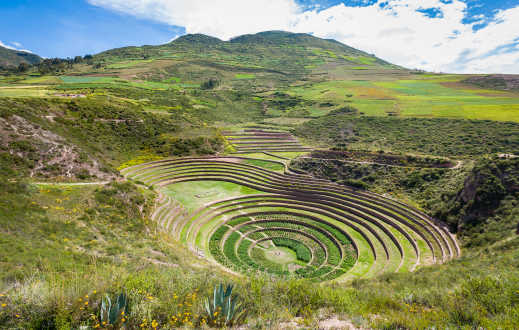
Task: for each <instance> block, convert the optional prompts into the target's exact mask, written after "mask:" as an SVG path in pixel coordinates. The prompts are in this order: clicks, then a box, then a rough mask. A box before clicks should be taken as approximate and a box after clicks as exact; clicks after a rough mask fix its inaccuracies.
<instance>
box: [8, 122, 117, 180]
mask: <svg viewBox="0 0 519 330" xmlns="http://www.w3.org/2000/svg"><path fill="white" fill-rule="evenodd" d="M0 138H1V141H0V151H2V150H3V151H5V152H8V153H9V154H11V155H12V156H14V157H17V158H18V159H20V160H21V161H23V162H25V163H26V164H27V167H28V168H29V176H30V177H35V178H55V177H63V178H68V179H80V180H86V179H88V180H92V178H94V179H100V180H103V181H107V180H111V179H113V178H115V175H114V174H113V173H110V172H109V171H108V170H103V167H102V166H101V164H99V162H98V161H97V160H96V159H94V158H91V157H90V156H89V155H87V154H86V153H84V152H82V151H81V149H80V148H78V147H77V146H74V145H71V144H69V143H67V142H66V140H65V139H64V138H63V137H61V136H59V135H57V134H55V133H53V132H51V131H48V130H45V129H43V128H42V127H40V126H38V125H35V124H33V123H31V122H29V121H27V120H26V119H24V118H22V117H20V116H17V115H13V116H10V117H9V118H7V119H5V118H0Z"/></svg>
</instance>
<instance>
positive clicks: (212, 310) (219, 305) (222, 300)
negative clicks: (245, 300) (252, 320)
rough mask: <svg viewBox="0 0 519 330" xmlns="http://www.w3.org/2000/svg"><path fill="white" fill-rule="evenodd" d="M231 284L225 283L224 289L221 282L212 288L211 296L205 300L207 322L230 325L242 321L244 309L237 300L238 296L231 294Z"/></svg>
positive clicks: (214, 324)
mask: <svg viewBox="0 0 519 330" xmlns="http://www.w3.org/2000/svg"><path fill="white" fill-rule="evenodd" d="M232 289H233V286H232V285H230V284H229V285H227V288H226V289H225V290H224V286H223V284H220V285H217V286H215V288H214V293H213V298H212V299H211V300H210V299H209V298H207V299H206V301H205V310H206V313H207V323H208V324H209V325H211V326H218V327H223V326H227V327H231V326H233V325H238V324H240V323H242V322H243V320H244V319H245V316H246V314H247V313H246V312H247V311H246V310H245V309H244V308H243V306H242V304H241V303H240V302H239V298H238V296H236V295H234V296H233V294H232Z"/></svg>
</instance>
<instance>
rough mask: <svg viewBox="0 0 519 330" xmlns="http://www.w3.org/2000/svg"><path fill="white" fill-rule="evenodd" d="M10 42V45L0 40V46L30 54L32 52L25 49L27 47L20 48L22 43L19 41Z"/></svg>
mask: <svg viewBox="0 0 519 330" xmlns="http://www.w3.org/2000/svg"><path fill="white" fill-rule="evenodd" d="M10 44H11V45H12V46H11V45H8V44H5V43H3V42H2V41H1V40H0V46H1V47H4V48H7V49H11V50H17V51H20V52H26V53H31V54H32V52H31V51H30V50H27V49H21V47H22V44H20V43H19V42H11V43H10Z"/></svg>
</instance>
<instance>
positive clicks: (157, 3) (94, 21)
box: [0, 0, 519, 73]
mask: <svg viewBox="0 0 519 330" xmlns="http://www.w3.org/2000/svg"><path fill="white" fill-rule="evenodd" d="M0 14H1V17H2V19H1V20H0V42H1V44H2V45H5V46H8V47H11V48H16V49H27V50H30V51H32V52H34V53H37V54H39V55H41V56H44V57H73V56H75V55H85V54H93V53H98V52H100V51H103V50H107V49H111V48H115V47H122V46H127V45H144V44H151V45H156V44H162V43H166V42H168V41H170V40H171V39H172V38H174V37H176V36H179V35H182V34H185V33H206V34H209V35H213V36H216V37H219V38H222V39H229V38H231V37H233V36H237V35H240V34H245V33H255V32H259V31H264V30H272V29H281V30H288V31H293V32H305V33H312V34H314V35H316V36H320V37H327V38H335V39H337V40H339V41H341V42H344V43H346V44H349V45H351V46H353V47H357V48H360V49H362V50H365V51H368V52H371V53H374V54H376V55H377V56H379V57H382V58H384V59H386V60H389V61H392V62H394V63H396V64H400V65H404V66H407V67H416V68H423V69H427V70H431V71H448V72H504V73H519V23H517V22H519V0H494V1H491V0H349V1H340V0H246V1H244V0H218V1H214V0H189V1H187V0H77V1H71V0H68V1H66V0H46V1H36V0H9V1H2V2H1V3H0ZM514 30H515V31H514Z"/></svg>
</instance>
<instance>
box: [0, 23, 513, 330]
mask: <svg viewBox="0 0 519 330" xmlns="http://www.w3.org/2000/svg"><path fill="white" fill-rule="evenodd" d="M58 62H59V61H56V64H52V63H50V64H48V66H46V67H45V68H43V67H38V66H34V67H32V68H30V69H29V70H28V71H27V72H25V73H15V72H14V71H6V74H5V75H2V76H0V136H1V140H0V269H1V271H0V327H2V328H27V329H55V328H57V329H70V328H79V327H81V326H85V327H87V328H99V327H103V326H104V325H103V324H102V322H100V319H99V313H100V310H101V299H102V297H103V296H104V295H105V294H110V295H111V296H112V297H113V296H114V295H115V294H117V293H120V292H121V291H122V290H124V291H125V292H126V293H127V294H128V297H129V300H130V302H131V304H130V307H129V309H128V313H127V315H126V317H125V318H124V321H122V319H119V321H118V322H120V323H118V324H117V327H121V326H123V324H122V323H121V322H123V323H124V324H125V326H126V328H139V327H140V328H145V329H172V328H180V327H187V328H200V327H203V321H202V320H204V319H207V316H208V315H207V313H206V312H205V311H204V300H205V298H207V297H210V296H211V294H212V291H213V288H214V285H215V284H217V283H221V282H224V283H234V284H236V288H235V293H237V294H238V295H239V296H240V299H241V301H242V302H243V305H244V308H245V309H246V310H247V318H246V322H247V326H248V327H250V328H287V327H288V325H287V324H288V323H287V322H294V323H293V324H296V325H297V326H300V327H303V326H307V327H310V328H312V327H313V328H315V327H319V326H320V323H319V322H320V321H323V320H329V319H333V318H334V317H339V318H340V319H347V320H349V321H351V322H353V324H354V325H356V326H362V327H365V328H370V327H372V328H388V329H396V328H428V327H429V328H431V327H435V328H448V327H450V328H467V329H468V328H479V327H481V328H490V329H493V328H510V329H514V328H518V327H519V323H518V320H519V286H518V283H519V271H518V269H519V264H518V260H519V255H518V251H519V249H518V247H519V239H518V236H517V234H516V230H517V225H518V224H517V219H518V217H519V214H517V210H518V209H519V207H518V205H519V203H518V199H519V198H518V193H519V192H518V190H517V187H518V186H519V184H518V181H517V180H518V176H519V175H518V169H517V168H518V164H517V158H510V159H503V158H500V157H499V154H512V156H513V155H514V154H515V155H517V154H518V153H519V151H518V148H519V147H518V143H519V142H518V140H517V136H518V134H517V133H518V131H519V129H518V128H519V127H518V124H517V122H518V121H519V120H518V119H517V105H518V104H519V97H518V96H517V94H516V92H515V91H496V90H489V89H488V88H490V87H492V86H491V85H488V84H485V85H483V86H474V85H472V84H470V83H466V82H464V80H465V79H466V78H467V77H466V76H461V75H429V74H423V73H418V72H413V71H410V70H406V69H404V68H400V67H396V66H394V65H391V64H389V63H386V62H384V61H383V60H380V59H378V58H376V57H373V56H371V55H369V54H366V53H364V52H361V51H358V50H355V49H352V48H349V47H347V46H345V45H341V44H339V43H337V42H334V41H329V40H321V39H318V38H314V37H311V36H307V35H299V34H295V35H294V34H289V33H283V32H266V33H260V34H257V35H251V36H243V37H239V38H236V39H234V40H232V41H230V42H223V41H221V40H218V39H214V38H211V37H207V36H202V35H191V36H185V37H182V38H179V39H177V40H175V41H174V42H172V43H170V44H167V45H162V46H142V47H127V48H122V49H116V50H111V51H107V52H104V53H101V54H97V55H94V56H93V57H91V58H84V59H81V60H78V61H75V62H70V63H69V62H66V63H65V64H64V63H58ZM43 69H44V70H43ZM352 105H354V106H355V107H356V108H358V110H355V109H353V108H350V106H352ZM440 117H441V118H440ZM251 127H252V128H253V127H264V128H265V127H266V128H268V129H271V130H283V131H285V130H292V132H293V133H294V134H296V135H297V136H298V137H299V138H301V139H302V142H304V145H305V146H312V147H316V148H323V149H329V148H331V149H335V151H348V152H352V153H354V154H355V155H360V154H361V152H363V153H364V154H363V156H362V157H357V156H355V157H356V158H354V159H346V158H339V159H333V160H332V161H330V160H327V159H313V158H312V159H311V158H309V157H313V155H306V154H301V153H288V152H286V153H277V154H276V155H277V156H276V155H274V156H272V155H266V154H259V153H255V154H253V155H249V156H250V157H252V158H264V159H269V160H275V159H277V160H279V159H280V158H277V157H285V158H293V157H295V156H302V157H300V158H299V159H296V160H295V161H293V162H292V164H291V166H292V167H294V168H299V169H303V170H305V171H308V172H310V173H312V174H314V175H315V176H316V177H319V176H322V177H323V178H325V179H327V180H332V181H335V182H337V183H339V184H343V185H345V186H348V187H351V186H354V187H358V189H368V190H370V191H375V192H377V193H380V194H386V196H388V197H391V198H397V199H398V200H403V201H405V202H406V203H408V204H411V205H412V206H415V207H417V208H420V209H421V210H424V211H425V212H426V213H427V214H430V215H434V216H435V217H436V218H439V219H441V220H443V221H444V222H446V223H448V224H449V226H450V228H451V230H452V231H453V232H456V233H457V235H458V238H460V242H461V243H462V255H461V257H460V258H458V259H455V260H452V261H449V262H447V263H445V264H442V265H431V266H425V267H420V268H419V269H417V270H416V271H414V272H405V273H397V274H393V273H390V274H383V275H381V276H376V277H372V278H369V279H358V280H354V281H351V282H348V283H347V284H344V283H343V284H338V283H323V284H321V285H316V284H315V282H310V281H306V280H301V279H294V278H285V277H271V276H268V275H266V274H264V273H256V272H251V273H250V274H249V276H240V275H238V274H232V273H229V272H224V271H223V270H221V268H220V267H216V266H215V264H213V263H209V262H208V261H207V260H206V259H205V258H200V257H198V256H197V255H196V254H193V253H192V252H191V251H188V250H187V249H186V248H185V247H184V246H182V245H181V244H179V243H178V242H177V241H176V240H175V239H174V238H173V237H171V236H170V235H169V234H167V233H164V232H163V231H162V229H161V227H160V226H159V224H157V223H155V222H154V221H152V215H153V214H154V213H160V214H164V212H163V211H160V210H158V211H157V209H156V208H155V207H154V205H160V203H158V202H159V201H158V200H159V199H160V198H161V196H160V195H159V193H158V191H156V190H154V189H150V188H149V187H146V186H144V185H142V182H139V180H135V181H133V182H132V181H126V180H124V179H123V177H122V176H120V175H119V170H121V169H123V168H126V167H129V166H132V165H136V164H140V163H144V162H149V161H154V160H158V159H163V158H170V157H185V156H197V157H200V156H204V155H212V154H219V155H228V154H229V153H232V152H233V151H235V150H234V148H233V147H232V146H231V145H230V143H229V141H228V140H226V139H225V136H224V134H223V132H224V131H227V130H235V129H240V130H241V129H248V128H249V129H250V128H251ZM382 151H383V152H384V154H386V155H387V154H396V155H398V156H399V157H400V158H399V159H404V160H405V162H406V163H405V164H403V166H400V165H402V164H396V166H393V165H395V164H382V165H381V164H374V163H375V162H373V161H372V160H373V159H376V160H379V159H380V158H381V157H376V155H377V154H380V153H381V152H382ZM366 155H369V157H367V156H366ZM373 155H375V156H373ZM366 157H367V158H366ZM423 159H432V160H433V161H434V160H435V159H440V160H445V159H447V160H446V162H447V163H452V164H454V165H458V164H459V167H456V166H452V168H451V167H448V168H447V167H446V168H439V167H431V166H426V165H428V164H429V163H428V161H421V160H423ZM284 161H287V160H284ZM349 161H351V162H349ZM458 161H461V162H458ZM287 162H288V161H287ZM248 164H249V165H254V166H258V167H264V166H266V165H265V164H264V162H261V161H250V162H249V163H248ZM424 164H425V165H424ZM389 165H391V166H389ZM265 168H267V169H269V170H272V171H278V172H279V171H282V169H280V168H278V167H273V168H270V167H265ZM271 176H272V177H273V175H271ZM56 183H58V184H56ZM70 183H73V184H70ZM77 183H79V184H80V185H74V184H77ZM82 183H94V184H86V185H81V184H82ZM251 193H257V192H256V191H253V190H251V189H243V188H242V187H240V186H233V185H227V184H222V183H220V184H218V185H216V186H215V185H210V184H209V182H206V183H203V184H201V183H193V184H190V182H184V183H181V184H178V185H172V186H170V188H169V195H170V196H173V197H174V198H175V199H177V200H178V201H180V202H182V203H183V204H185V205H183V206H184V207H185V208H187V209H188V210H189V211H192V210H196V209H198V208H200V207H202V206H203V205H205V204H207V203H211V202H214V201H215V199H223V198H229V197H236V196H239V195H243V194H251ZM161 212H162V213H161ZM285 243H286V242H285Z"/></svg>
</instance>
